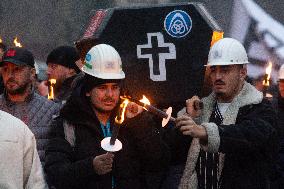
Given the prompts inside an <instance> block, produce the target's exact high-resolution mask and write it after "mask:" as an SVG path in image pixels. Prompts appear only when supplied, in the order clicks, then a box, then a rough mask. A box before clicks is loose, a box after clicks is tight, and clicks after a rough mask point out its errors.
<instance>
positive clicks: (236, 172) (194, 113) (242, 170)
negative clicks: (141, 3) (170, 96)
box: [176, 38, 278, 189]
mask: <svg viewBox="0 0 284 189" xmlns="http://www.w3.org/2000/svg"><path fill="white" fill-rule="evenodd" d="M247 63H249V62H248V58H247V54H246V51H245V49H244V47H243V46H242V44H241V43H240V42H238V41H237V40H235V39H231V38H224V39H221V40H220V41H218V42H216V43H215V44H214V45H213V46H212V47H211V49H210V52H209V57H208V64H207V66H208V67H209V69H210V78H211V81H212V91H213V92H212V94H210V95H209V96H208V97H205V98H203V99H201V101H202V102H203V103H204V109H203V110H202V111H200V110H195V109H194V108H193V102H194V100H199V98H198V97H196V96H194V97H192V98H191V99H189V100H188V101H187V107H186V108H185V109H183V110H182V111H181V112H180V113H179V114H180V116H179V117H178V118H177V120H176V124H177V126H178V127H180V131H181V132H182V133H183V134H184V135H190V136H192V137H193V138H194V139H193V140H192V142H191V147H190V149H189V153H188V158H187V163H186V167H185V170H184V174H183V177H182V179H181V183H180V186H179V188H181V189H184V188H191V189H195V188H196V189H197V188H200V189H203V188H210V189H212V188H213V189H214V188H221V189H222V188H226V189H228V188H230V189H233V188H236V189H237V188H250V189H253V188H255V189H256V188H257V189H259V188H273V187H272V183H273V182H274V179H275V169H274V162H275V157H276V153H277V149H278V133H277V129H276V128H277V127H276V115H275V112H274V110H273V108H272V106H271V104H270V103H269V102H268V101H267V100H266V99H264V98H263V95H262V93H261V92H259V91H257V90H256V89H255V88H254V87H253V86H252V85H250V84H248V83H247V82H246V81H245V77H246V74H247V68H246V64H247Z"/></svg>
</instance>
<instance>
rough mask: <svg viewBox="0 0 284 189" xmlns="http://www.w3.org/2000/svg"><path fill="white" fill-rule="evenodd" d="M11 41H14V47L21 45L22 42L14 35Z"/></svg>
mask: <svg viewBox="0 0 284 189" xmlns="http://www.w3.org/2000/svg"><path fill="white" fill-rule="evenodd" d="M13 42H14V44H15V46H16V47H23V46H22V44H21V43H20V42H18V38H17V37H15V39H14V41H13Z"/></svg>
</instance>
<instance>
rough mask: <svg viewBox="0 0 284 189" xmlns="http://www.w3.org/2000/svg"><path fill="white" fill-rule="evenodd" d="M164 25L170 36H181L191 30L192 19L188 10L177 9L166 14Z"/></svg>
mask: <svg viewBox="0 0 284 189" xmlns="http://www.w3.org/2000/svg"><path fill="white" fill-rule="evenodd" d="M164 27H165V29H166V31H167V33H168V34H169V35H170V36H172V37H176V38H181V37H184V36H186V35H187V34H188V33H189V32H190V30H191V28H192V20H191V18H190V16H189V15H188V14H187V13H186V12H184V11H182V10H175V11H172V12H170V13H169V14H168V15H167V16H166V19H165V21H164Z"/></svg>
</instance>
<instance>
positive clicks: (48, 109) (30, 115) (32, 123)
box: [0, 91, 60, 162]
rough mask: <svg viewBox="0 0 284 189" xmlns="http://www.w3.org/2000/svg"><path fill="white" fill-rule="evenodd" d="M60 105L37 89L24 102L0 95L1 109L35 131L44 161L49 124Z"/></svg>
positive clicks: (42, 160)
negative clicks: (13, 100)
mask: <svg viewBox="0 0 284 189" xmlns="http://www.w3.org/2000/svg"><path fill="white" fill-rule="evenodd" d="M59 108H60V106H59V105H58V104H56V103H54V102H52V101H50V100H48V99H46V98H45V97H43V96H40V95H39V94H37V93H36V92H35V91H32V92H31V94H30V95H29V96H28V97H27V98H26V100H25V101H24V102H21V103H14V102H12V101H10V100H9V99H8V97H7V96H6V94H5V93H4V94H2V95H1V96H0V109H1V110H3V111H5V112H8V113H10V114H12V115H13V116H15V117H17V118H19V119H20V120H22V121H23V122H24V123H25V124H26V125H27V126H28V127H29V128H30V130H31V131H32V132H33V134H34V135H35V138H36V140H37V150H38V153H39V157H40V160H41V162H44V148H45V145H46V143H47V139H48V132H49V129H50V127H49V125H50V123H51V121H52V118H53V116H56V115H58V113H59Z"/></svg>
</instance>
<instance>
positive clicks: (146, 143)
mask: <svg viewBox="0 0 284 189" xmlns="http://www.w3.org/2000/svg"><path fill="white" fill-rule="evenodd" d="M135 120H137V121H134V119H132V120H129V121H128V123H127V124H126V125H125V126H121V128H120V131H119V135H118V139H119V140H120V141H121V142H122V144H123V148H122V150H120V151H119V152H115V158H114V165H113V171H112V172H111V173H109V174H106V175H97V174H96V173H95V171H94V169H93V164H92V161H93V158H94V157H95V156H97V155H101V154H103V153H106V152H105V151H104V150H103V149H102V148H101V144H100V142H101V140H102V139H103V138H104V136H103V132H102V130H101V127H100V123H99V121H98V119H97V117H96V115H95V113H94V112H93V110H92V108H91V106H90V105H89V102H88V99H87V98H86V97H85V96H84V95H80V86H79V88H78V89H76V90H75V91H74V93H73V94H72V95H71V97H70V99H69V100H68V101H67V103H66V104H65V105H64V107H63V109H62V111H61V113H60V116H59V117H58V118H56V119H55V120H54V121H53V123H52V132H51V133H50V135H51V138H52V139H51V140H50V141H49V144H48V147H47V149H46V164H45V171H46V173H47V176H48V180H49V181H50V182H51V184H52V185H54V186H55V187H56V188H57V189H65V188H66V189H67V188H68V189H79V188H80V189H81V188H85V189H89V188H90V189H91V188H92V189H111V187H112V186H111V185H112V177H113V178H114V180H115V184H116V188H117V189H119V188H122V189H133V188H136V189H140V188H141V189H145V188H158V187H159V183H160V181H161V180H162V176H163V170H164V169H166V168H167V167H166V166H167V165H168V161H169V155H168V154H169V152H168V150H167V146H166V145H164V143H163V142H162V141H161V139H160V136H159V132H158V129H156V128H154V127H152V126H151V124H153V122H152V121H151V119H148V115H147V114H145V113H144V114H143V113H142V114H141V115H139V116H138V117H136V118H135ZM64 121H66V122H68V124H69V125H73V126H74V131H75V145H74V147H72V146H71V145H70V143H69V142H68V141H67V140H66V139H65V136H66V135H65V133H64V127H63V122H64ZM113 121H114V119H113V116H112V118H111V122H113ZM111 125H113V124H111Z"/></svg>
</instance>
